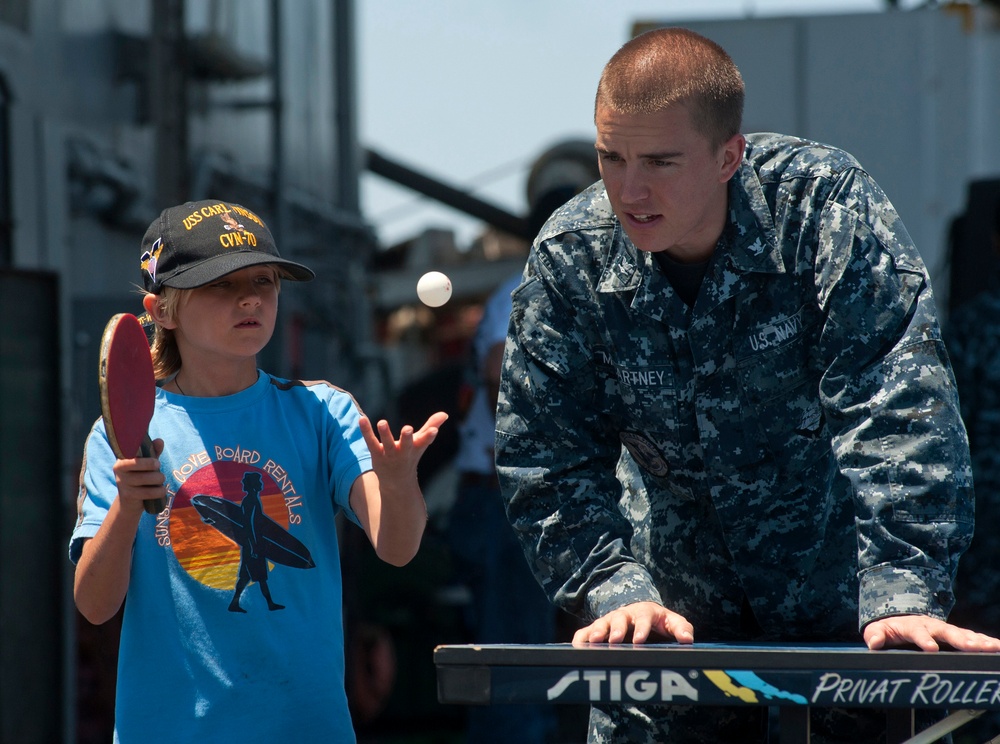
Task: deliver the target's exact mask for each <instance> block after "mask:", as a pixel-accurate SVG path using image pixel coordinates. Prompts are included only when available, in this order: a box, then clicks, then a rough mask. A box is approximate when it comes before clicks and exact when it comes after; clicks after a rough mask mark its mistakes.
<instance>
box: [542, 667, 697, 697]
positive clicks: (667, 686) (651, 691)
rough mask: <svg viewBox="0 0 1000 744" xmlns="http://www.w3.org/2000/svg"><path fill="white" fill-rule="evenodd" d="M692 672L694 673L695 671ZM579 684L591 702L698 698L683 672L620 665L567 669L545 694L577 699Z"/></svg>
mask: <svg viewBox="0 0 1000 744" xmlns="http://www.w3.org/2000/svg"><path fill="white" fill-rule="evenodd" d="M691 674H692V675H693V676H696V675H697V672H691ZM580 685H585V686H586V687H587V696H586V699H587V700H589V701H591V702H618V701H624V702H633V703H648V702H650V701H657V702H671V701H673V700H675V699H677V698H683V699H684V700H689V701H691V702H693V703H696V702H698V690H696V689H695V688H694V686H692V685H691V683H690V682H688V681H687V680H686V679H684V677H683V676H682V675H680V674H678V673H677V672H672V671H669V670H666V669H660V670H657V671H649V670H647V669H638V670H636V671H632V672H625V671H623V670H620V669H612V670H603V669H584V670H579V669H577V670H574V671H572V672H566V674H564V675H563V676H562V677H561V678H560V679H559V681H558V682H556V683H555V684H554V685H552V687H550V688H548V690H546V696H547V697H548V699H549V700H550V701H558V700H559V699H560V698H563V697H568V698H573V699H579V694H578V693H579V690H578V687H579V686H580Z"/></svg>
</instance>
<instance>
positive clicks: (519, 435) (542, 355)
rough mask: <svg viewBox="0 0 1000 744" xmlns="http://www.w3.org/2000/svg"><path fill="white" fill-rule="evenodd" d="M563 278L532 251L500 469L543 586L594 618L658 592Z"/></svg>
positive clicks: (514, 326)
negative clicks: (631, 518) (635, 532)
mask: <svg viewBox="0 0 1000 744" xmlns="http://www.w3.org/2000/svg"><path fill="white" fill-rule="evenodd" d="M563 268H564V269H565V267H563ZM565 270H566V271H570V270H571V269H565ZM557 286H559V287H563V286H565V284H563V283H562V282H557V281H556V280H555V277H554V276H553V275H552V259H551V257H550V256H549V257H547V258H544V259H543V258H541V257H539V255H537V253H536V252H533V253H532V256H531V258H529V263H528V268H527V270H526V282H525V283H524V284H522V286H520V287H519V288H518V289H517V290H516V291H515V293H514V296H513V310H512V313H511V325H510V333H509V335H508V339H507V347H506V353H505V357H504V363H503V373H502V377H501V385H500V400H499V405H498V415H497V440H496V462H497V472H498V475H499V476H500V484H501V488H502V491H503V495H504V500H505V502H506V506H507V514H508V518H509V520H510V523H511V525H512V526H513V528H514V531H515V533H516V534H517V536H518V538H519V539H520V541H521V544H522V546H523V548H524V550H525V554H526V556H527V558H528V562H529V564H530V565H531V567H532V569H533V570H534V572H535V576H536V578H537V579H538V581H539V583H540V584H541V585H542V588H543V589H544V590H545V591H546V593H547V594H548V596H549V598H550V599H551V600H552V601H553V602H554V603H555V604H556V605H558V606H560V607H562V608H564V609H565V610H567V611H569V612H571V613H573V614H575V615H578V616H580V617H584V618H588V619H594V618H596V617H600V616H601V615H604V614H606V613H607V612H609V611H611V610H612V609H615V608H617V607H620V606H623V605H625V604H629V603H631V602H637V601H655V602H660V597H659V594H658V592H657V590H656V589H655V587H654V586H653V582H652V579H651V578H650V576H649V574H648V572H647V571H646V569H645V568H643V567H642V566H641V565H640V564H639V563H637V562H636V561H635V559H634V558H633V557H632V556H631V554H630V552H629V550H628V545H629V541H630V539H631V536H632V528H631V525H630V524H629V522H628V521H627V520H626V519H625V518H624V517H623V516H622V514H621V512H620V511H619V510H618V508H617V505H618V502H619V500H620V499H621V493H622V489H621V485H620V483H619V481H618V480H617V479H616V477H615V468H616V464H617V463H618V460H619V455H620V452H621V444H620V441H619V439H618V438H617V436H616V435H614V433H613V432H612V431H611V429H610V426H609V422H608V421H607V420H606V418H605V416H604V415H602V412H601V411H600V410H598V409H597V408H596V406H595V403H594V401H595V386H596V382H595V377H594V372H593V369H594V365H593V363H592V360H591V359H590V353H589V351H588V344H587V343H586V339H585V334H584V333H583V332H582V330H581V329H580V327H579V326H578V323H579V321H578V320H577V318H576V314H575V312H574V311H573V303H572V302H570V301H568V300H567V299H566V298H565V297H564V296H562V295H561V294H560V292H559V290H557V289H556V287H557Z"/></svg>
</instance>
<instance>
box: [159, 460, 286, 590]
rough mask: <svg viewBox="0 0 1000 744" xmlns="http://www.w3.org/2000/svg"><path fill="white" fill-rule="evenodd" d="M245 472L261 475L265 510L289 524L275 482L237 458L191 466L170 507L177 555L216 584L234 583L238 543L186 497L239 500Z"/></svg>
mask: <svg viewBox="0 0 1000 744" xmlns="http://www.w3.org/2000/svg"><path fill="white" fill-rule="evenodd" d="M247 473H258V474H259V475H260V482H261V483H262V484H263V489H262V490H261V492H260V502H261V507H262V509H263V511H264V513H265V514H266V515H267V516H268V517H270V518H271V519H272V520H274V521H275V522H276V523H277V524H278V525H280V526H281V527H282V528H284V529H288V509H287V508H286V507H285V498H284V495H283V494H282V492H281V489H280V488H279V487H278V484H277V483H275V481H274V479H273V478H272V477H271V476H270V475H268V474H267V473H266V472H265V471H263V470H261V469H260V468H257V467H254V466H253V465H247V464H244V463H239V462H228V461H226V462H213V463H211V464H210V465H206V466H205V467H203V468H200V469H199V470H197V471H195V472H194V473H193V474H192V475H191V476H190V477H189V478H188V479H187V480H186V481H185V482H184V483H183V485H181V487H180V488H179V489H178V491H177V493H176V495H175V496H174V500H173V504H172V505H171V508H170V542H171V544H172V546H173V549H174V555H175V556H176V558H177V561H178V562H179V563H180V564H181V566H182V567H183V568H184V570H185V571H187V572H188V573H189V574H190V575H191V576H192V577H193V578H194V579H196V580H197V581H199V582H201V583H202V584H205V585H206V586H210V587H213V588H215V589H229V590H232V589H235V587H236V579H237V576H238V574H239V570H240V548H239V546H238V545H237V544H236V542H234V541H233V540H231V539H230V538H229V537H227V536H226V535H224V534H223V533H222V532H221V531H219V530H218V529H217V528H216V527H214V526H213V525H211V524H207V523H206V522H205V521H204V520H203V519H202V516H201V514H199V513H198V510H197V509H195V507H194V505H193V504H192V503H191V499H192V498H194V497H196V496H199V495H203V496H214V497H219V498H223V499H225V500H226V501H231V502H233V503H234V504H237V505H238V504H240V503H241V502H242V501H243V498H244V497H245V496H246V494H245V492H244V489H243V478H244V476H245V475H246V474H247Z"/></svg>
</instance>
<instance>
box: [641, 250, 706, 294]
mask: <svg viewBox="0 0 1000 744" xmlns="http://www.w3.org/2000/svg"><path fill="white" fill-rule="evenodd" d="M653 256H654V257H655V258H656V262H657V263H658V264H659V265H660V268H661V269H662V270H663V273H664V274H665V275H666V277H667V281H669V282H670V286H671V287H673V288H674V292H676V293H677V296H678V297H680V298H681V299H682V300H683V301H684V304H685V305H687V306H688V307H691V306H692V305H694V301H695V299H697V297H698V290H699V289H701V282H702V280H704V278H705V272H706V271H707V270H708V262H709V261H711V260H712V259H711V258H707V259H705V260H704V261H699V262H698V263H678V262H677V261H674V260H673V259H672V258H670V256H668V255H667V254H666V252H665V251H657V252H656V253H654V254H653Z"/></svg>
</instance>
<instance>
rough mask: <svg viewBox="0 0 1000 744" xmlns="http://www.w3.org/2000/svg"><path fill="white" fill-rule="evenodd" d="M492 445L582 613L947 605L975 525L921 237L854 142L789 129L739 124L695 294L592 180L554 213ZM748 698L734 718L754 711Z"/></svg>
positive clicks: (505, 482)
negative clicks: (628, 608)
mask: <svg viewBox="0 0 1000 744" xmlns="http://www.w3.org/2000/svg"><path fill="white" fill-rule="evenodd" d="M623 445H624V450H623V449H622V446H623ZM496 452H497V465H498V471H499V474H500V479H501V485H502V487H503V492H504V498H505V501H506V503H507V508H508V516H509V519H510V521H511V524H512V525H513V527H514V530H515V531H516V532H517V534H518V536H519V537H520V539H521V542H522V545H523V547H524V549H525V551H526V554H527V556H528V560H529V562H530V563H531V564H532V566H533V568H534V571H535V573H536V576H537V577H538V579H539V581H540V582H541V584H542V585H543V587H544V588H545V590H546V591H547V593H548V594H549V596H550V598H551V599H552V600H553V601H554V602H555V603H556V604H557V605H559V606H561V607H563V608H565V609H567V610H569V611H570V612H573V613H575V614H577V615H579V616H581V617H582V618H584V619H585V620H587V621H590V620H593V619H596V618H597V617H600V616H602V615H604V614H606V613H608V612H610V611H612V610H614V609H616V608H618V607H621V606H623V605H627V604H630V603H633V602H640V601H653V602H658V603H662V604H663V605H664V606H666V607H667V608H669V609H672V610H674V611H676V612H679V613H680V614H681V615H684V616H685V617H686V618H687V619H688V620H690V621H691V622H692V624H693V625H694V629H695V638H696V641H728V640H734V641H735V640H741V639H742V640H746V639H753V640H775V641H777V640H806V641H808V640H852V641H860V635H859V626H861V625H864V624H865V623H867V622H869V621H870V620H873V619H875V618H880V617H883V616H886V615H892V614H899V613H923V614H927V615H931V616H933V617H937V618H945V617H946V616H947V614H948V612H949V610H950V609H951V606H952V604H953V601H954V600H953V595H952V592H951V586H952V578H953V576H954V573H955V569H956V566H957V562H958V558H959V555H960V554H961V553H962V551H963V550H964V549H965V548H966V546H967V544H968V542H969V538H970V535H971V533H972V520H973V513H972V483H971V474H970V466H969V452H968V444H967V440H966V435H965V430H964V427H963V425H962V420H961V417H960V414H959V408H958V400H957V397H956V394H955V386H954V380H953V377H952V373H951V371H950V368H949V363H948V361H947V356H946V354H945V351H944V346H943V342H942V341H941V336H940V329H939V326H938V322H937V319H936V314H935V308H934V302H933V295H932V291H931V287H930V284H929V280H928V276H927V272H926V270H925V268H924V265H923V263H922V261H921V259H920V257H919V255H918V253H917V250H916V248H915V247H914V245H913V243H912V241H911V239H910V237H909V235H908V234H907V232H906V230H905V228H904V227H903V225H902V223H901V222H900V219H899V217H898V216H897V214H896V212H895V211H894V209H893V207H892V206H891V204H890V203H889V201H888V199H887V198H886V196H885V195H884V194H883V192H882V191H881V190H880V189H879V187H878V186H877V184H875V182H874V181H873V180H872V179H871V177H870V176H869V175H868V174H867V173H866V172H865V171H864V170H862V169H861V167H860V166H859V165H858V163H857V162H856V161H855V160H854V159H853V158H852V157H851V156H850V155H848V154H846V153H844V152H842V151H840V150H836V149H832V148H829V147H825V146H822V145H818V144H816V143H812V142H806V141H802V140H797V139H792V138H787V137H782V136H779V135H773V134H761V135H750V136H749V137H748V141H747V149H746V153H745V159H744V162H743V164H742V166H741V168H740V170H739V171H738V172H737V174H736V175H735V176H734V178H733V179H732V180H731V182H730V186H729V223H728V225H727V227H726V229H725V231H724V233H723V236H722V238H721V239H720V241H719V245H718V247H717V249H716V251H715V254H714V256H713V258H712V259H711V261H710V263H709V265H708V269H707V273H706V275H705V279H704V282H703V284H702V286H701V290H700V293H699V295H698V297H697V300H696V301H695V303H694V305H693V307H691V308H688V307H687V306H686V305H685V304H684V303H683V302H682V301H681V300H680V299H679V298H678V297H677V296H676V295H675V293H674V291H673V289H672V288H671V286H670V284H669V282H668V281H667V279H666V278H665V276H664V275H663V274H662V273H661V270H660V268H659V266H658V264H657V262H656V261H655V260H654V258H653V256H651V255H650V254H648V253H643V252H640V251H638V250H637V249H636V248H635V247H634V246H633V245H632V243H631V242H630V241H629V239H628V238H627V237H626V236H625V234H624V232H623V230H622V227H621V224H620V223H619V222H618V220H617V218H616V217H615V215H614V213H613V211H612V209H611V205H610V203H609V201H608V198H607V194H606V192H605V190H604V188H603V185H602V184H601V183H600V182H598V183H597V184H595V185H594V186H592V187H591V188H589V189H588V190H587V191H585V192H583V193H582V194H581V195H579V196H578V197H576V198H575V199H573V200H572V201H570V202H569V203H567V204H566V205H565V206H564V207H563V208H562V209H560V210H558V211H557V212H556V213H555V214H554V215H553V217H552V218H551V219H550V220H549V222H548V223H547V224H546V226H545V227H544V228H543V229H542V231H541V233H540V234H539V236H538V238H537V239H536V242H535V245H534V247H533V249H532V253H531V256H530V258H529V260H528V264H527V266H526V268H525V276H524V282H523V283H522V285H521V286H520V287H519V288H518V289H517V290H516V291H515V293H514V296H513V312H512V315H511V325H510V332H509V335H508V340H507V350H506V357H505V360H504V372H503V379H502V386H501V393H500V405H499V411H498V421H497V449H496ZM623 453H624V454H623ZM620 455H621V458H620ZM616 470H617V474H618V477H617V478H616ZM622 483H624V487H623V486H622V485H621V484H622ZM727 715H728V713H725V714H724V713H723V712H721V711H713V710H712V709H709V708H702V709H697V708H693V709H686V710H685V709H683V708H681V707H664V708H653V707H649V708H646V709H644V710H636V709H628V708H625V707H622V706H618V707H616V706H610V707H607V708H606V709H604V710H603V711H602V710H597V709H596V708H595V710H594V711H592V716H591V740H592V741H610V740H620V741H624V740H628V741H630V742H642V741H649V742H656V741H665V740H669V741H679V740H680V738H679V737H680V735H681V732H683V733H685V734H688V733H690V735H691V737H692V739H693V740H699V739H700V740H712V738H711V737H709V738H708V739H705V733H704V730H711V729H704V730H703V731H702V733H695V729H694V726H695V724H694V723H691V721H697V722H700V725H702V726H703V727H705V726H714V725H717V724H719V723H720V722H721V721H723V720H724V719H725V718H726V716H727ZM734 715H736V716H737V718H738V722H737V723H735V724H734V725H733V729H734V730H735V731H737V732H739V731H742V732H743V735H744V739H743V740H745V735H746V733H747V731H748V729H747V728H746V726H748V725H750V724H748V721H750V720H751V719H753V720H756V718H754V717H756V716H759V715H760V710H753V711H749V710H744V711H742V712H740V711H736V712H734ZM675 716H676V717H681V718H683V720H684V722H683V723H682V724H677V723H675V724H673V728H670V724H669V723H667V722H666V719H667V718H668V717H675ZM706 722H707V723H706ZM668 730H669V732H670V737H669V739H667V738H665V733H666V732H667V731H668ZM737 736H739V734H737ZM716 740H718V739H716ZM854 740H855V741H857V740H859V739H858V737H857V736H856V735H855V736H854ZM864 740H868V739H864Z"/></svg>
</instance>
